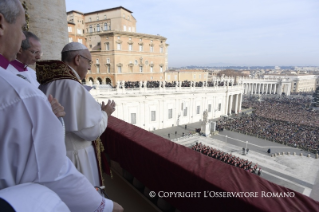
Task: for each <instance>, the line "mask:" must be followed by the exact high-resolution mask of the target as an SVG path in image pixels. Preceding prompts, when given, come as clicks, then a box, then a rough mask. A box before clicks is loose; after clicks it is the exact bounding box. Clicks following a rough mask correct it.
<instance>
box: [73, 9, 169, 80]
mask: <svg viewBox="0 0 319 212" xmlns="http://www.w3.org/2000/svg"><path fill="white" fill-rule="evenodd" d="M67 20H68V23H69V29H70V31H69V42H72V41H76V42H80V41H81V42H82V43H83V44H84V45H86V46H87V47H88V49H89V50H90V52H91V55H92V61H93V64H92V66H91V71H89V73H88V74H87V77H86V79H85V80H83V82H85V83H86V82H88V81H92V82H93V83H98V84H111V85H112V86H115V85H116V84H117V82H118V81H145V80H147V81H159V80H164V72H165V71H166V70H167V68H168V61H167V48H168V44H167V43H166V40H167V39H166V38H165V37H162V36H159V35H150V34H144V33H137V32H136V19H135V18H134V17H133V15H132V12H131V11H130V10H128V9H126V8H124V7H115V8H110V9H104V10H99V11H94V12H89V13H81V12H78V11H74V10H72V11H69V12H67ZM71 29H72V30H71ZM81 39H82V40H81Z"/></svg>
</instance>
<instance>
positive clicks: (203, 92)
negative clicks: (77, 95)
mask: <svg viewBox="0 0 319 212" xmlns="http://www.w3.org/2000/svg"><path fill="white" fill-rule="evenodd" d="M243 91H244V90H243V87H242V85H235V86H215V87H170V88H165V87H164V88H161V87H160V88H134V89H123V88H122V89H121V88H117V89H107V88H105V86H101V85H96V89H92V90H91V94H92V95H93V96H94V98H95V99H96V100H97V101H99V102H102V101H104V102H107V100H108V99H112V100H114V101H115V102H116V105H117V106H116V111H115V112H114V113H113V115H114V116H115V117H117V118H119V119H122V120H124V121H126V122H128V123H132V124H134V125H136V126H138V127H141V128H143V129H145V130H148V131H153V130H154V129H162V128H167V127H172V126H178V125H185V124H189V123H194V122H198V121H201V120H202V119H203V112H204V111H205V110H207V111H208V119H213V118H218V117H220V116H223V115H229V114H233V113H235V114H237V113H239V112H240V111H241V109H240V108H241V103H242V94H243Z"/></svg>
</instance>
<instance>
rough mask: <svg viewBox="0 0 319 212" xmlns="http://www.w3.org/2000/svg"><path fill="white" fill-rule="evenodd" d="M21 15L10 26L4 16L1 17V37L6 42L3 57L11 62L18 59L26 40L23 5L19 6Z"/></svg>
mask: <svg viewBox="0 0 319 212" xmlns="http://www.w3.org/2000/svg"><path fill="white" fill-rule="evenodd" d="M19 7H20V8H19V9H20V15H19V16H18V17H17V19H16V21H15V22H14V23H12V24H9V23H8V22H7V21H6V20H5V19H4V17H3V16H1V17H0V18H1V25H2V28H1V34H2V35H1V36H2V38H3V40H4V41H5V43H4V45H5V50H6V51H5V52H4V54H3V56H4V57H5V58H7V59H8V60H9V61H12V60H14V59H15V58H16V55H17V53H18V51H19V49H20V47H21V43H22V41H23V40H24V39H25V36H24V34H23V30H22V28H23V27H24V26H25V23H26V22H25V12H24V9H23V8H22V5H21V4H19Z"/></svg>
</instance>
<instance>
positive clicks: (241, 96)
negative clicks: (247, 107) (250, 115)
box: [238, 94, 243, 113]
mask: <svg viewBox="0 0 319 212" xmlns="http://www.w3.org/2000/svg"><path fill="white" fill-rule="evenodd" d="M239 95H240V96H239V106H238V107H239V108H238V113H240V112H241V103H242V102H243V95H242V94H239Z"/></svg>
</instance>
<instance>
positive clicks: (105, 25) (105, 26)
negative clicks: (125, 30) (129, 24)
mask: <svg viewBox="0 0 319 212" xmlns="http://www.w3.org/2000/svg"><path fill="white" fill-rule="evenodd" d="M104 30H105V31H106V30H107V23H104Z"/></svg>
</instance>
